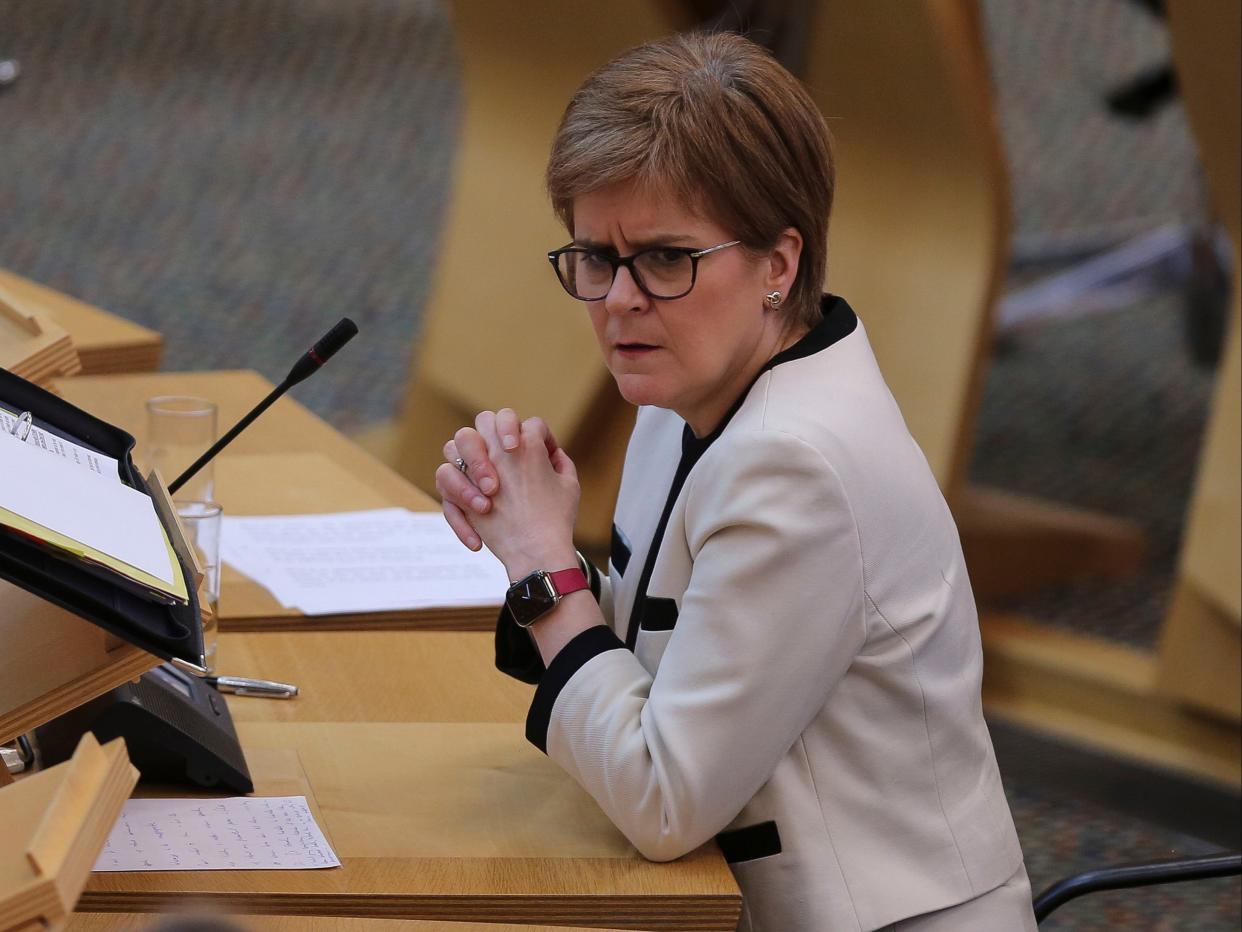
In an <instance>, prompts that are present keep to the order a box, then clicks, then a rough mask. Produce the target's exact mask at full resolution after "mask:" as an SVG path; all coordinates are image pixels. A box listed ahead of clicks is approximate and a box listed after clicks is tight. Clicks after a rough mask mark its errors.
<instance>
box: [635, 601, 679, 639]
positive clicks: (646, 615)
mask: <svg viewBox="0 0 1242 932" xmlns="http://www.w3.org/2000/svg"><path fill="white" fill-rule="evenodd" d="M676 626H677V603H676V602H675V601H673V600H672V599H663V598H660V597H658V596H644V597H643V605H642V609H641V610H640V614H639V616H638V627H639V630H641V631H672V630H673V628H675V627H676Z"/></svg>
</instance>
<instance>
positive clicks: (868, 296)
mask: <svg viewBox="0 0 1242 932" xmlns="http://www.w3.org/2000/svg"><path fill="white" fill-rule="evenodd" d="M863 76H865V77H863ZM805 77H806V84H807V87H808V89H809V90H810V91H811V94H812V96H813V97H814V98H815V100H816V102H817V103H818V104H819V106H820V108H821V110H822V111H823V113H824V115H825V116H826V117H827V119H828V125H829V126H830V127H831V130H832V133H833V136H834V141H835V148H836V157H837V185H838V187H837V198H836V204H835V205H834V207H833V218H832V234H831V241H830V245H829V249H828V277H827V282H826V287H827V288H828V290H830V291H833V292H836V293H838V294H840V295H842V296H844V297H845V298H846V299H847V300H848V301H849V302H850V303H851V305H852V306H853V307H854V309H855V310H856V311H858V314H859V317H860V318H861V319H862V321H863V324H864V326H865V327H866V328H867V333H868V336H869V337H870V339H871V342H872V345H873V346H874V348H875V351H876V356H877V358H878V359H879V362H880V367H881V369H882V370H883V372H884V377H885V379H886V380H887V382H888V384H889V387H890V388H891V389H892V390H893V394H894V395H895V396H896V398H897V402H898V403H899V404H900V405H901V409H902V413H903V414H904V415H905V418H906V423H907V424H908V425H909V427H910V431H911V433H913V435H914V437H915V439H916V440H917V441H918V442H919V445H920V446H921V447H922V448H923V452H924V453H925V454H926V456H927V459H928V462H929V463H930V464H931V467H932V471H933V472H934V473H935V475H936V478H937V479H938V480H939V481H940V484H941V487H942V488H944V489H946V490H947V491H951V490H953V489H955V488H956V487H957V486H958V485H959V483H960V481H961V480H962V479H963V478H964V476H963V471H964V468H965V465H966V459H967V452H968V447H969V441H970V437H971V434H972V433H973V422H974V413H975V408H976V406H977V402H978V392H979V388H980V385H981V379H982V375H983V371H984V366H983V361H984V354H985V352H986V350H987V340H988V335H989V333H990V312H991V308H992V304H993V301H994V300H995V298H996V295H997V293H998V289H999V285H1000V282H1001V280H1002V276H1003V271H1004V263H1005V257H1006V249H1007V243H1008V205H1007V194H1006V181H1005V174H1004V162H1003V158H1002V155H1001V150H1000V145H999V140H998V137H997V133H996V129H995V125H994V119H993V114H992V105H991V100H990V96H989V90H988V88H989V77H988V70H987V64H986V61H985V59H984V54H983V46H982V41H981V37H980V33H979V24H978V22H977V10H975V8H974V4H973V3H969V2H967V0H922V2H916V3H893V2H886V3H867V4H854V3H837V2H831V0H824V2H821V3H819V4H817V6H816V7H815V12H814V15H813V20H812V28H811V35H810V37H809V39H808V42H807V72H806V76H805ZM946 231H952V232H951V235H946Z"/></svg>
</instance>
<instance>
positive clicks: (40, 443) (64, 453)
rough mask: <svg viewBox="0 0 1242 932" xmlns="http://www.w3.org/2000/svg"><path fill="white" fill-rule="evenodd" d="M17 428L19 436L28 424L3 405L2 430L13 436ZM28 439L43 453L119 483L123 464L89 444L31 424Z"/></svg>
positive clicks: (1, 414)
mask: <svg viewBox="0 0 1242 932" xmlns="http://www.w3.org/2000/svg"><path fill="white" fill-rule="evenodd" d="M14 429H16V430H17V431H18V434H17V436H19V437H20V436H21V435H22V433H23V432H24V431H25V430H26V427H25V426H24V425H20V422H19V420H18V418H17V415H15V414H13V413H12V412H11V411H8V410H6V409H5V408H0V432H3V433H6V434H8V435H10V436H12V435H13V431H14ZM25 442H26V443H29V444H30V445H31V446H34V447H37V448H38V449H40V450H42V451H43V452H44V453H48V454H50V455H52V456H59V457H60V458H61V459H62V460H65V461H66V462H69V463H73V464H74V465H75V466H77V467H79V468H80V469H82V470H84V471H86V472H89V473H92V474H93V475H96V476H99V477H100V478H101V479H111V480H112V481H113V482H117V483H120V481H121V467H120V464H119V463H118V462H117V461H116V460H114V459H113V458H112V457H110V456H104V454H102V453H96V452H95V451H94V450H88V449H87V448H86V447H83V446H79V445H78V444H76V443H74V442H73V441H72V440H66V439H65V438H64V437H58V436H56V435H55V434H53V433H51V432H49V431H46V430H44V429H43V428H42V427H33V426H31V427H30V428H29V433H28V434H27V435H26V441H25Z"/></svg>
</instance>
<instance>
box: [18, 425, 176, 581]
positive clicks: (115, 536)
mask: <svg viewBox="0 0 1242 932" xmlns="http://www.w3.org/2000/svg"><path fill="white" fill-rule="evenodd" d="M12 421H13V415H12V413H10V412H7V411H0V425H3V424H5V423H11V422H12ZM48 436H49V434H48V432H47V431H46V430H44V429H42V428H39V429H37V430H32V431H31V433H30V434H27V435H26V437H25V439H18V437H16V436H14V435H13V434H12V433H10V432H9V431H8V430H2V429H0V475H2V476H3V477H4V481H3V482H0V525H3V526H4V527H5V528H7V529H9V530H10V531H12V532H16V533H18V534H21V535H22V536H24V537H26V538H27V539H30V540H34V541H36V542H38V543H40V544H41V545H43V546H44V547H46V548H47V549H48V550H49V551H50V552H51V553H53V554H54V555H56V556H59V557H61V558H63V559H70V560H73V561H75V562H77V563H78V564H79V565H81V566H82V567H83V568H86V569H88V570H90V571H92V572H95V573H97V574H104V575H107V576H109V578H113V579H115V580H116V581H118V582H121V583H123V584H125V585H127V586H128V587H129V588H130V589H131V590H133V589H136V590H138V591H139V592H141V593H142V594H145V595H150V596H151V597H152V598H155V599H157V600H160V601H177V602H181V603H185V602H187V601H188V593H187V591H186V585H185V579H184V577H183V575H182V573H181V571H180V566H179V564H178V562H177V558H176V554H175V552H174V551H173V548H172V543H171V542H170V541H169V539H168V534H167V533H166V532H165V530H164V526H163V524H162V523H161V522H160V519H159V515H158V514H157V513H156V510H155V504H154V502H152V501H151V499H150V497H149V496H147V495H145V494H144V493H142V492H139V491H138V490H137V489H132V488H130V487H129V486H127V485H125V484H124V483H123V482H121V480H120V478H119V476H118V473H117V472H116V461H115V460H113V459H110V458H108V457H102V456H101V455H100V454H95V453H92V452H91V451H87V450H85V449H84V448H82V447H79V446H78V445H76V444H73V443H71V442H70V441H67V440H65V439H64V438H54V439H55V440H56V441H57V442H55V443H54V442H52V440H49V439H46V438H47V437H48ZM40 437H43V438H44V439H43V440H40Z"/></svg>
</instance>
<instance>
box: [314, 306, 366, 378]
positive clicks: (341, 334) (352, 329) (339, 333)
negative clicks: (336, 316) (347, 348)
mask: <svg viewBox="0 0 1242 932" xmlns="http://www.w3.org/2000/svg"><path fill="white" fill-rule="evenodd" d="M357 334H358V325H357V324H356V323H354V322H353V321H352V320H350V319H349V318H348V317H342V318H341V319H340V322H339V323H337V325H336V326H335V327H333V328H332V329H331V330H329V331H328V332H327V333H326V334H325V335H324V337H323V339H321V340H320V341H319V342H318V343H316V344H315V345H314V346H312V347H311V353H312V354H314V356H315V360H316V362H318V363H319V364H320V365H321V366H322V365H323V364H324V363H325V362H327V361H328V360H329V359H331V358H332V356H333V355H334V354H335V353H336V351H337V350H339V349H340V348H341V347H342V346H344V345H345V344H346V343H348V342H349V341H350V340H352V339H353V338H354V337H355V336H357Z"/></svg>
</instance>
